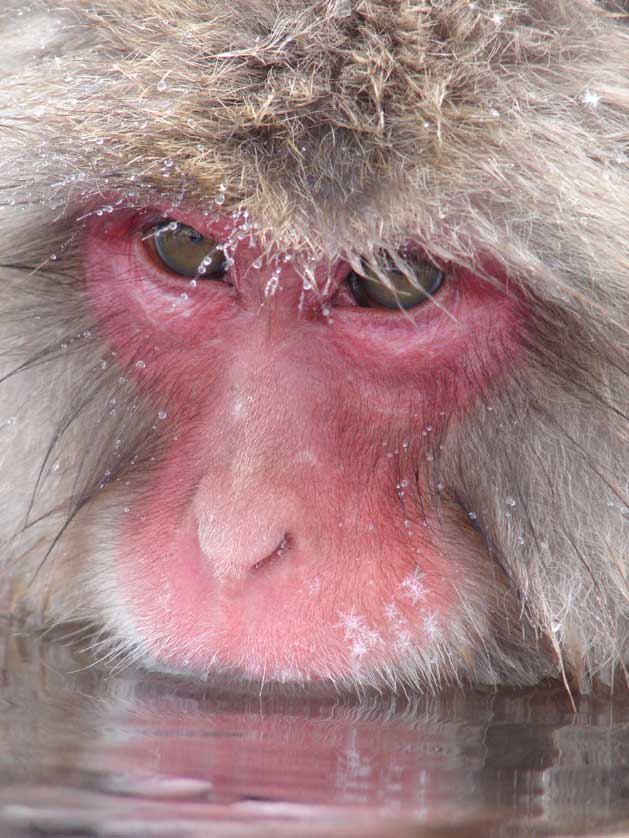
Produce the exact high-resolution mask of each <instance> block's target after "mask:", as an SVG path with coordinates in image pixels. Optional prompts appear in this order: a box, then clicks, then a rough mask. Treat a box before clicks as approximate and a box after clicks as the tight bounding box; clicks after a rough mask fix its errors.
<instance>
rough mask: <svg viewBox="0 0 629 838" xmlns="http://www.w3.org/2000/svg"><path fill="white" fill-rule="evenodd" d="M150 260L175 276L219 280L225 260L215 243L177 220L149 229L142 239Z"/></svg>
mask: <svg viewBox="0 0 629 838" xmlns="http://www.w3.org/2000/svg"><path fill="white" fill-rule="evenodd" d="M145 241H146V242H147V245H148V247H149V248H150V250H151V253H152V255H153V258H154V259H156V260H157V261H158V262H159V263H161V266H162V267H164V268H166V269H167V270H169V271H170V272H171V273H174V274H177V275H178V276H185V277H189V278H193V277H202V278H205V279H222V278H223V277H224V276H225V274H226V273H227V264H226V257H225V254H224V252H223V249H222V247H221V244H220V243H219V242H215V241H214V240H213V239H210V238H208V237H206V236H203V235H201V233H199V231H198V230H195V229H194V228H193V227H188V225H187V224H180V223H179V222H177V221H170V220H169V221H164V222H162V223H160V224H156V225H155V226H154V227H151V228H150V230H149V231H148V234H147V236H146V238H145Z"/></svg>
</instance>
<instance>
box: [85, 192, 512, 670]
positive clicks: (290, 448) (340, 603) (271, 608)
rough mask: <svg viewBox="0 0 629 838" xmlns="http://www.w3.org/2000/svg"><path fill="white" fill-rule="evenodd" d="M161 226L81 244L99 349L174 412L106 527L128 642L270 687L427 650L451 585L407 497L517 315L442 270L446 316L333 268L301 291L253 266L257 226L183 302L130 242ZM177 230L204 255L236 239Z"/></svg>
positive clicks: (191, 666)
mask: <svg viewBox="0 0 629 838" xmlns="http://www.w3.org/2000/svg"><path fill="white" fill-rule="evenodd" d="M160 211H161V208H158V209H157V210H150V211H149V210H147V211H146V212H141V213H138V212H137V211H134V210H121V211H119V212H116V213H114V214H113V215H112V216H109V217H108V218H107V219H106V220H104V219H100V218H93V219H91V220H90V221H89V222H88V225H87V230H86V239H85V270H86V278H87V290H88V295H89V298H90V300H91V302H92V304H93V306H94V307H95V310H96V312H97V314H98V316H99V317H100V318H101V319H102V323H103V325H102V332H103V334H104V337H105V339H106V341H107V342H108V344H109V346H110V347H111V349H112V350H113V351H115V352H116V353H117V358H118V361H119V362H120V364H121V365H122V366H123V367H127V366H128V367H129V369H131V370H132V371H133V372H132V375H133V377H134V379H135V381H136V383H137V385H138V387H139V389H140V391H141V392H142V393H143V394H144V395H145V396H147V397H148V398H149V399H150V401H151V403H152V404H154V405H157V406H158V409H159V408H160V407H162V406H163V408H164V409H165V410H166V411H167V418H166V419H165V420H164V422H163V424H162V427H161V430H162V431H163V433H164V444H163V455H162V458H161V462H160V464H159V469H158V471H154V472H153V474H152V475H151V477H150V478H147V479H150V481H151V482H150V485H145V486H144V489H143V491H142V492H141V493H139V494H138V495H137V496H136V497H135V500H129V499H125V501H126V503H127V505H128V506H129V507H130V511H129V513H128V514H127V515H125V516H124V517H123V519H122V520H123V523H122V524H121V526H120V531H119V545H120V546H119V550H118V566H117V571H116V586H117V591H116V598H117V603H118V607H119V608H123V609H124V613H125V615H126V620H127V623H128V624H130V625H131V626H132V627H133V631H134V632H135V635H136V636H135V637H134V638H131V639H136V640H141V641H142V643H143V644H144V648H148V649H150V650H151V651H150V654H151V656H152V658H153V662H154V663H157V664H158V665H161V666H164V667H167V668H171V669H178V670H190V671H197V672H206V671H207V670H208V669H209V668H210V667H212V666H222V667H229V668H235V669H237V670H238V671H241V672H242V673H244V674H245V675H247V676H250V677H254V678H263V679H278V680H285V679H289V678H291V679H293V678H295V679H300V680H301V679H318V678H325V677H332V678H335V679H339V678H341V679H342V678H344V677H348V678H349V677H352V676H354V677H363V676H365V677H368V676H369V673H370V672H373V671H376V670H378V669H379V668H380V667H382V666H387V665H388V666H395V665H396V664H398V663H399V662H400V661H403V660H404V659H407V658H408V656H409V655H410V654H412V649H418V650H420V652H421V651H422V650H423V652H424V653H426V654H428V652H429V650H430V648H431V647H432V645H433V644H434V643H435V642H437V641H439V640H447V632H448V626H454V617H455V616H456V602H457V597H458V596H459V595H460V594H461V588H462V586H464V585H465V578H464V573H465V571H464V569H463V570H461V568H463V565H462V564H461V563H460V562H459V563H457V559H456V557H452V556H451V555H445V554H444V552H443V551H442V548H441V546H440V544H439V538H438V534H437V528H436V527H433V524H434V523H435V520H434V511H433V510H431V509H430V508H424V509H423V511H422V508H421V506H420V504H418V502H417V495H418V491H419V492H421V493H422V496H423V498H424V499H428V501H429V504H428V505H429V506H430V499H431V498H433V497H434V486H425V485H423V484H422V481H424V480H425V478H424V474H423V473H422V468H423V465H422V466H420V477H419V485H418V484H417V483H416V480H415V477H414V473H415V471H416V464H417V463H421V464H424V463H425V462H426V458H427V456H428V458H430V451H431V450H432V448H431V443H430V440H436V439H437V437H438V435H439V433H440V431H441V430H442V429H443V427H444V424H445V422H452V421H457V417H459V416H460V415H461V413H462V412H463V411H464V410H465V408H466V406H467V405H468V404H469V403H470V402H471V401H472V400H473V399H474V398H475V397H477V396H478V387H479V384H478V382H479V381H480V382H481V384H482V382H485V383H486V384H489V383H490V382H491V379H492V378H493V377H495V376H497V375H499V373H500V371H501V370H503V369H504V368H505V365H506V363H507V360H509V361H510V360H511V355H512V354H513V351H514V350H515V348H516V347H515V338H514V337H513V335H514V323H515V321H516V320H517V319H518V318H519V317H520V316H521V315H520V313H519V311H518V303H517V302H516V301H515V300H513V299H512V298H510V297H507V296H506V295H505V294H504V293H503V292H502V291H501V290H500V289H496V288H494V287H491V286H490V285H489V284H487V283H483V282H480V281H478V280H477V279H475V278H474V277H473V276H472V275H470V274H469V273H468V272H466V271H464V270H461V269H454V268H451V267H448V269H447V273H448V277H447V279H446V282H445V284H444V286H443V287H442V289H441V290H440V291H439V293H438V296H437V298H436V299H437V301H438V303H439V305H440V306H441V308H440V307H439V306H438V305H437V304H435V303H432V302H429V303H427V304H424V305H422V306H420V307H418V308H417V309H413V310H411V311H409V312H408V313H407V314H406V315H405V314H401V313H400V312H398V311H383V310H377V309H366V308H360V307H358V306H356V304H355V303H354V301H353V299H352V298H351V295H350V293H349V290H348V288H347V286H346V285H345V282H344V280H345V277H346V276H347V274H348V272H349V267H348V266H347V264H346V263H343V262H342V261H340V260H339V261H338V262H336V263H334V264H333V265H330V264H326V263H325V262H323V261H320V262H318V263H316V262H314V263H311V268H312V269H313V270H314V273H315V279H316V282H317V286H318V288H319V289H320V290H321V289H325V291H326V293H325V294H323V293H315V292H313V291H306V292H304V290H303V273H301V272H300V269H299V262H300V259H299V258H298V257H297V256H296V257H295V258H293V259H292V260H291V261H285V260H284V254H281V253H278V252H277V251H275V252H274V253H271V254H268V253H266V254H265V251H264V250H263V249H262V248H261V244H260V242H259V241H258V239H257V238H256V236H255V232H251V231H246V233H245V235H244V237H243V238H242V240H241V241H240V242H239V243H238V246H237V248H236V249H235V251H234V253H233V258H234V264H233V266H232V268H231V269H230V273H229V276H228V278H227V281H226V282H218V281H211V280H203V279H201V278H200V279H199V280H198V282H197V285H196V287H191V284H190V281H189V280H187V279H185V278H181V277H177V276H174V275H172V274H170V273H169V272H167V271H166V270H163V269H162V268H161V267H160V266H159V264H158V263H157V261H156V260H155V258H152V256H151V254H150V252H149V250H148V249H147V247H146V245H145V244H144V243H143V241H142V231H143V230H146V229H147V228H148V227H150V226H151V224H155V223H157V222H158V221H159V220H160V218H161V217H162V215H161V214H160ZM170 215H171V216H172V215H173V214H172V213H171V214H170ZM175 217H176V219H177V220H178V221H181V222H183V223H186V224H189V225H190V226H192V227H194V228H195V229H197V230H199V231H200V232H202V233H203V234H204V235H207V236H209V237H211V238H213V239H215V240H218V241H225V240H226V239H228V238H230V236H231V237H232V238H233V236H234V235H235V234H237V233H238V231H240V232H241V233H242V232H243V231H242V224H243V223H244V222H243V219H239V220H237V221H234V220H232V219H230V218H226V217H222V218H217V219H214V220H212V222H211V223H208V219H207V218H206V217H205V216H204V215H202V214H199V213H195V212H186V211H180V210H178V211H177V213H176V215H175ZM302 261H303V260H302ZM258 264H259V265H260V266H259V267H257V265H258ZM276 281H277V282H278V283H279V286H278V287H277V289H276V290H275V292H274V293H272V294H269V291H271V290H272V289H273V284H274V283H276ZM269 282H270V283H271V284H270V285H269ZM265 289H266V291H267V294H266V295H265ZM182 294H184V295H186V294H187V299H185V298H183V297H182V296H181V295H182ZM507 355H508V356H509V358H508V359H507ZM138 361H141V362H142V363H140V364H139V365H138V363H137V362H138ZM481 362H482V363H481ZM462 365H466V372H465V374H463V373H462V372H461V368H462ZM481 367H482V371H481ZM475 380H476V383H475V384H474V383H472V384H471V383H470V382H475ZM428 426H430V430H428V431H427V430H426V428H427V427H428ZM422 431H424V433H423V434H422ZM404 481H407V483H405V482H404ZM462 574H463V581H462V579H461V576H462Z"/></svg>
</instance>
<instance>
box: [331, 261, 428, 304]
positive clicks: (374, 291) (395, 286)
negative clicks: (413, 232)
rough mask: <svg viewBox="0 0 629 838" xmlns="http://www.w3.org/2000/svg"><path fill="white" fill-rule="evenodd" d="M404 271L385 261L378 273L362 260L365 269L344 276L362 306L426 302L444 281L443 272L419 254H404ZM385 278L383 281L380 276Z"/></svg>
mask: <svg viewBox="0 0 629 838" xmlns="http://www.w3.org/2000/svg"><path fill="white" fill-rule="evenodd" d="M403 261H404V264H405V265H406V267H407V271H402V270H400V269H399V268H398V267H397V266H396V265H392V264H391V263H390V262H389V264H385V265H384V266H383V268H382V269H381V272H380V276H379V275H378V273H377V272H376V271H375V270H374V269H373V268H372V267H370V266H369V265H368V264H366V263H365V262H363V265H364V273H362V274H359V273H356V271H352V273H351V274H350V275H349V277H348V278H347V283H348V285H349V287H350V290H351V292H352V295H353V297H354V299H355V300H356V302H357V303H358V305H359V306H363V307H365V308H390V309H395V308H397V309H399V308H405V309H406V308H415V307H416V306H419V305H422V303H426V302H427V301H428V300H429V299H430V297H431V296H432V295H433V294H434V293H435V292H436V291H437V289H438V288H439V286H440V285H441V283H442V282H443V278H444V273H443V271H441V270H439V268H437V267H436V266H435V265H433V264H432V262H429V261H428V260H427V259H424V258H422V257H421V256H419V255H410V254H407V255H405V258H404V260H403ZM383 275H384V277H386V279H387V280H388V283H389V284H388V285H385V283H384V281H383V279H382V276H383Z"/></svg>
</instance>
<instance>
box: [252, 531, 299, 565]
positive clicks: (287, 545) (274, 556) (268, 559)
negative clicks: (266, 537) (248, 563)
mask: <svg viewBox="0 0 629 838" xmlns="http://www.w3.org/2000/svg"><path fill="white" fill-rule="evenodd" d="M291 543H292V539H291V537H290V534H289V533H284V535H283V536H282V539H281V541H280V543H279V544H278V545H277V547H276V548H275V550H273V552H272V553H269V555H268V556H265V557H264V558H263V559H260V561H259V562H256V563H255V564H254V565H253V566H252V568H251V570H261V569H262V568H264V567H268V566H269V565H271V564H275V562H277V561H279V560H280V559H282V558H283V557H284V556H285V554H286V553H287V552H288V551H289V550H290V549H291Z"/></svg>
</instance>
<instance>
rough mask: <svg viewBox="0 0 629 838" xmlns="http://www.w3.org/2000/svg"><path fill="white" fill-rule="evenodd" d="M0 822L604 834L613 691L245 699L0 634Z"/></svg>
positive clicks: (200, 829) (270, 830) (619, 813)
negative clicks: (105, 667)
mask: <svg viewBox="0 0 629 838" xmlns="http://www.w3.org/2000/svg"><path fill="white" fill-rule="evenodd" d="M0 654H1V656H2V672H1V676H0V677H1V682H0V733H1V736H2V748H1V749H0V754H1V755H0V766H1V771H2V785H1V787H0V835H2V836H27V835H40V836H41V835H57V836H62V835H63V836H69V835H73V836H172V837H173V838H175V836H182V838H188V836H212V837H213V838H214V836H217V838H221V836H250V835H251V836H253V835H256V836H265V835H269V836H271V835H272V836H274V837H275V836H277V838H281V836H301V835H306V836H307V835H313V836H328V835H330V836H363V835H364V836H385V835H386V836H389V835H390V836H400V838H402V836H404V837H405V836H408V838H410V837H411V836H426V835H430V836H432V835H440V836H443V835H470V836H474V835H478V836H481V835H490V834H491V835H510V836H511V835H520V834H522V835H524V834H527V835H529V834H546V833H548V834H550V833H554V832H556V831H558V830H561V831H564V832H569V833H570V834H574V833H576V832H585V831H588V833H589V834H592V832H593V831H597V830H598V831H604V832H605V834H611V833H612V832H614V831H617V832H621V831H622V830H623V821H624V827H625V828H627V826H628V824H629V769H628V762H629V702H628V701H627V700H626V696H623V697H621V698H620V697H616V698H615V699H614V700H613V701H611V700H610V698H609V697H608V696H605V697H598V698H589V699H588V698H582V699H579V701H578V708H577V712H576V713H575V712H574V711H573V709H572V707H571V705H570V702H569V700H568V698H567V696H566V695H565V694H564V692H562V690H561V689H560V688H553V689H545V690H535V691H533V690H531V691H526V692H522V691H520V692H500V693H479V692H462V691H456V692H450V693H447V694H444V695H441V696H438V697H436V698H434V697H433V698H427V697H413V698H406V699H401V698H397V699H393V698H391V697H384V696H370V697H368V698H367V697H363V698H362V699H361V700H359V699H356V698H354V699H349V698H340V697H339V696H318V697H313V696H310V697H306V696H304V695H303V694H300V695H287V694H283V695H279V694H271V693H270V692H267V691H266V689H265V692H264V693H263V694H262V695H261V696H260V695H258V694H257V693H255V694H251V693H250V694H243V693H242V692H240V693H238V692H236V691H234V690H231V691H230V690H229V689H228V688H227V687H226V686H225V685H223V686H221V685H220V684H214V683H213V684H211V685H207V684H203V685H199V684H190V683H186V682H184V681H181V680H175V679H172V678H169V679H167V678H164V677H161V676H154V675H147V674H145V673H141V672H137V671H131V670H127V671H125V672H123V673H120V674H117V675H115V676H109V675H107V673H106V672H104V671H99V670H97V669H95V668H85V663H86V662H85V661H84V660H82V659H81V658H80V655H79V653H77V651H76V650H72V649H70V648H69V647H68V646H67V645H65V644H63V643H61V642H60V641H59V639H57V640H53V639H48V640H46V641H42V640H35V639H32V638H30V639H28V638H25V637H16V636H15V634H14V633H13V634H10V633H9V629H8V628H7V627H5V628H3V631H2V636H0Z"/></svg>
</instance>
